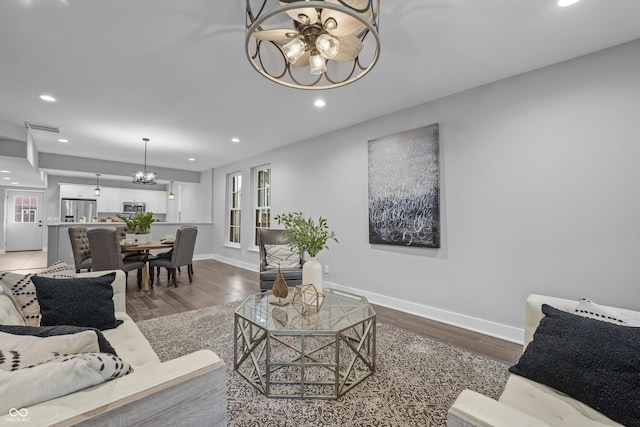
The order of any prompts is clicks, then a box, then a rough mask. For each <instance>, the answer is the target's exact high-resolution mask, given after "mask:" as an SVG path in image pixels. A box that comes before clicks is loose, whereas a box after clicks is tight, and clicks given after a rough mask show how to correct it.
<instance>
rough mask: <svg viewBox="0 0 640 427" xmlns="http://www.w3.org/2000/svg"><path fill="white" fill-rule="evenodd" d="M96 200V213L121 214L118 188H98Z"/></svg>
mask: <svg viewBox="0 0 640 427" xmlns="http://www.w3.org/2000/svg"><path fill="white" fill-rule="evenodd" d="M96 199H97V200H98V212H101V213H102V212H105V213H106V212H113V213H119V212H122V200H121V199H120V189H119V188H113V187H100V197H96Z"/></svg>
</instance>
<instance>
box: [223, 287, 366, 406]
mask: <svg viewBox="0 0 640 427" xmlns="http://www.w3.org/2000/svg"><path fill="white" fill-rule="evenodd" d="M293 292H294V289H293V288H289V298H290V297H291V295H293ZM323 293H324V295H325V300H324V304H323V305H322V309H321V310H320V311H319V312H318V313H312V314H306V315H304V316H303V315H302V314H301V313H300V312H299V311H298V309H297V308H296V307H294V306H293V305H291V304H289V305H286V306H277V305H273V304H270V302H271V301H274V300H277V298H276V297H274V296H273V294H272V293H271V292H265V293H261V294H256V295H252V296H250V297H248V298H247V299H246V300H245V301H244V302H243V303H242V304H241V305H240V307H238V309H237V310H236V312H235V316H234V337H235V338H234V339H235V342H234V368H235V370H236V371H237V372H238V373H239V374H240V375H242V376H243V377H244V378H245V379H246V380H247V381H249V383H250V384H251V385H253V386H254V387H255V388H257V389H258V390H259V391H260V392H261V393H262V394H264V395H265V396H267V397H279V398H305V399H337V398H339V397H340V396H342V395H343V394H345V393H346V392H347V391H349V390H351V388H353V387H354V386H356V385H357V384H358V383H360V382H361V381H362V380H364V379H365V378H367V377H368V376H369V375H371V374H372V373H374V372H375V369H376V313H375V312H374V311H373V309H372V308H371V306H370V305H369V302H368V301H367V299H366V298H364V297H361V296H358V295H354V294H350V293H346V292H342V291H337V290H335V289H324V291H323Z"/></svg>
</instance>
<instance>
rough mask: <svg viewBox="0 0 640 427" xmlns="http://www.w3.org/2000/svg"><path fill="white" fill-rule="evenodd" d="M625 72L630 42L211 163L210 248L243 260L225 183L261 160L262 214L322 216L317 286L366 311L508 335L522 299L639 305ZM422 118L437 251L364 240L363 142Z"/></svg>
mask: <svg viewBox="0 0 640 427" xmlns="http://www.w3.org/2000/svg"><path fill="white" fill-rule="evenodd" d="M470 72H472V70H471V71H470ZM639 76H640V40H637V41H635V42H632V43H628V44H625V45H621V46H618V47H615V48H612V49H608V50H605V51H602V52H598V53H596V54H593V55H589V56H585V57H582V58H578V59H575V60H572V61H568V62H565V63H561V64H557V65H554V66H551V67H547V68H544V69H541V70H537V71H534V72H531V73H527V74H524V75H520V76H516V77H513V78H510V79H506V80H503V81H499V82H496V83H493V84H490V85H486V86H483V87H480V88H476V89H473V90H469V91H466V92H463V93H460V94H456V95H453V96H450V97H447V98H444V99H441V100H438V101H434V102H430V103H427V104H423V105H419V106H416V107H414V108H411V109H408V110H404V111H400V112H397V113H394V114H391V115H388V116H385V117H380V118H378V119H375V120H372V121H370V122H366V123H362V124H359V125H357V126H353V127H350V128H347V129H343V130H340V131H338V132H334V133H331V134H327V135H324V136H321V137H318V138H314V139H312V140H308V141H303V142H300V143H298V144H296V145H293V146H290V147H286V148H283V149H280V150H276V151H273V152H270V153H266V154H264V155H261V156H257V157H254V158H251V159H247V160H245V161H242V162H238V163H234V164H232V165H228V166H226V167H221V168H218V169H216V170H215V173H214V175H215V176H214V187H213V192H214V211H213V215H214V223H215V224H214V230H215V232H214V245H213V246H214V251H216V254H217V256H219V257H220V258H226V259H233V260H234V261H235V262H238V263H239V264H242V263H246V264H257V262H258V258H257V254H255V253H250V252H244V251H242V250H237V249H230V248H225V247H223V243H224V238H225V236H226V229H225V228H224V224H225V209H226V201H225V183H226V178H225V176H226V174H227V173H229V172H234V171H237V170H241V171H242V172H243V175H244V176H245V177H249V170H250V168H251V167H252V166H256V165H260V164H264V163H271V165H272V174H273V178H272V186H273V210H274V213H275V214H277V213H280V212H283V211H292V210H302V211H304V212H305V213H306V214H307V215H311V216H314V217H317V216H319V215H322V216H323V217H325V218H327V219H328V221H329V225H330V226H331V227H332V228H333V229H334V230H335V232H336V233H337V236H338V238H339V240H340V243H339V244H331V245H330V247H331V249H330V250H328V251H326V250H325V251H322V252H321V253H320V254H319V256H318V259H319V260H320V262H322V263H324V264H329V266H330V274H328V275H325V276H324V279H325V281H327V282H330V283H331V284H333V285H334V286H341V287H348V288H351V289H353V290H356V291H357V292H360V293H363V294H364V295H366V296H368V297H369V298H370V300H371V301H372V302H376V303H381V304H385V305H389V306H392V307H396V308H401V309H404V310H407V311H412V312H415V313H418V314H422V315H425V316H428V317H434V318H437V319H441V320H445V321H448V322H451V323H455V324H459V325H462V326H465V327H468V328H471V329H477V330H481V331H483V332H487V333H489V334H492V335H496V336H502V337H505V338H507V339H511V340H514V341H518V340H521V339H522V336H521V335H520V334H521V328H522V327H523V325H524V310H523V308H524V299H525V297H526V295H527V294H529V293H531V292H537V293H547V294H552V295H556V296H561V297H568V298H576V299H577V298H579V297H588V298H590V299H592V300H594V301H596V302H600V303H602V304H607V305H618V306H623V307H628V308H631V309H640V191H639V190H640V166H639V165H638V164H639V162H640V140H639V135H640V107H639V102H640V101H639V100H640V78H639ZM355 84H357V83H355ZM363 102H366V101H363ZM327 108H331V105H329V106H328V107H327ZM432 123H440V144H441V145H440V150H441V164H440V167H441V217H442V224H441V225H442V233H443V234H442V248H441V249H439V250H434V249H424V248H402V247H394V246H383V245H370V244H369V243H368V228H367V227H368V223H367V221H368V218H367V141H368V140H371V139H375V138H378V137H381V136H385V135H389V134H393V133H396V132H401V131H404V130H409V129H413V128H417V127H420V126H424V125H429V124H432ZM247 183H248V180H245V184H247ZM247 190H248V187H247V186H245V191H244V199H243V206H244V207H245V210H244V211H243V215H244V218H243V220H244V221H243V225H244V228H243V234H244V236H249V235H250V234H251V221H252V218H251V214H252V213H251V208H250V207H251V206H252V205H251V202H250V200H249V198H248V196H250V193H251V192H250V191H247ZM243 246H244V248H243V249H247V245H246V244H244V245H243Z"/></svg>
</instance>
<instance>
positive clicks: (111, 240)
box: [87, 228, 144, 289]
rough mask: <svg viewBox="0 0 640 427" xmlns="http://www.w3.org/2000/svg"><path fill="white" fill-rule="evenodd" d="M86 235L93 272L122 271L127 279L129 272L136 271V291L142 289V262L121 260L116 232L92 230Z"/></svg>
mask: <svg viewBox="0 0 640 427" xmlns="http://www.w3.org/2000/svg"><path fill="white" fill-rule="evenodd" d="M87 235H88V237H89V246H90V247H91V254H92V255H93V256H92V259H93V269H94V270H95V271H104V270H122V271H124V273H125V275H126V276H127V278H128V276H129V271H131V270H138V289H142V269H143V268H144V262H143V261H140V260H139V259H128V258H124V259H123V257H122V248H121V247H120V239H119V236H118V232H117V231H116V230H114V229H110V228H94V229H92V230H89V231H88V232H87Z"/></svg>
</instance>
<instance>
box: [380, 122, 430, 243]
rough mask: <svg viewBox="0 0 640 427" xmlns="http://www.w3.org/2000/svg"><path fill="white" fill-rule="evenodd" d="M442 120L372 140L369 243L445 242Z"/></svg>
mask: <svg viewBox="0 0 640 427" xmlns="http://www.w3.org/2000/svg"><path fill="white" fill-rule="evenodd" d="M438 140H439V126H438V124H437V123H435V124H432V125H429V126H424V127H421V128H418V129H413V130H409V131H405V132H401V133H397V134H394V135H389V136H385V137H382V138H378V139H374V140H371V141H369V243H373V244H386V245H402V246H419V247H427V248H439V247H440V183H439V179H440V178H439V163H438V156H439V154H438V152H439V148H438V144H439V142H438Z"/></svg>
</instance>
